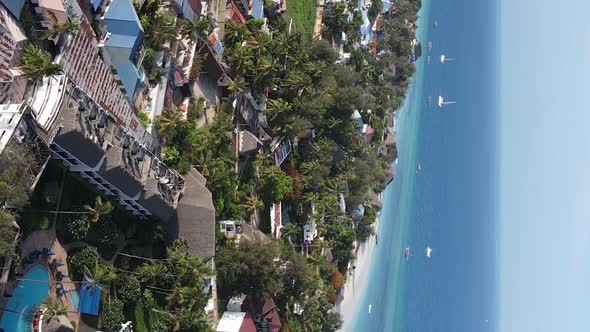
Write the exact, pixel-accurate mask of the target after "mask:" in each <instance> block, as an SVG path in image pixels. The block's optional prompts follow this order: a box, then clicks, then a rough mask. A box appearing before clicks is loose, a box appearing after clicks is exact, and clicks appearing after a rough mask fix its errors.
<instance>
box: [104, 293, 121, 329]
mask: <svg viewBox="0 0 590 332" xmlns="http://www.w3.org/2000/svg"><path fill="white" fill-rule="evenodd" d="M124 320H125V316H123V302H121V301H120V300H119V299H117V298H114V299H113V300H112V301H111V302H110V303H108V304H106V305H105V308H104V309H103V311H102V316H101V317H100V324H99V325H100V327H101V328H103V329H104V328H107V329H111V330H115V331H118V330H119V329H120V328H121V323H123V322H124Z"/></svg>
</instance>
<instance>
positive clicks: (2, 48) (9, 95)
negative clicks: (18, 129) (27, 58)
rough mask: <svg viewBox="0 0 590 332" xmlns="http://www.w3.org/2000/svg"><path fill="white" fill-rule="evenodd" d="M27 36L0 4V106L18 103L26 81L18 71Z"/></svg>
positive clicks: (14, 18) (9, 12) (21, 97)
mask: <svg viewBox="0 0 590 332" xmlns="http://www.w3.org/2000/svg"><path fill="white" fill-rule="evenodd" d="M26 43H27V36H26V35H25V32H24V30H23V29H22V28H21V27H20V25H19V23H18V21H17V19H16V17H15V16H14V15H13V14H12V13H11V11H10V10H9V9H8V8H7V7H5V6H4V5H2V4H0V104H4V103H20V102H21V101H22V99H23V96H24V94H25V89H26V86H27V79H26V78H25V77H24V76H22V73H21V72H20V71H19V70H18V68H17V67H18V66H19V65H20V57H21V54H22V50H23V47H24V46H25V44H26Z"/></svg>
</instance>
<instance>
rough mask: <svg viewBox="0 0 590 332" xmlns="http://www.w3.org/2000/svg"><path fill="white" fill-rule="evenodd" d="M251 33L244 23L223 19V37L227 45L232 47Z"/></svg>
mask: <svg viewBox="0 0 590 332" xmlns="http://www.w3.org/2000/svg"><path fill="white" fill-rule="evenodd" d="M250 35H251V32H250V30H248V28H246V27H245V26H244V25H242V24H239V23H237V22H235V21H234V20H227V21H225V38H226V39H227V41H228V42H229V45H228V46H229V47H230V48H232V47H234V46H235V44H236V43H240V42H242V41H244V40H246V39H248V38H249V37H250Z"/></svg>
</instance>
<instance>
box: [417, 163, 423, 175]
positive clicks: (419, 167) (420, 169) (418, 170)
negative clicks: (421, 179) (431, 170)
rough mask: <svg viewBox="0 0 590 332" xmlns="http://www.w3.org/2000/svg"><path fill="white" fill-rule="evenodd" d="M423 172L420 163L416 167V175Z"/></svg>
mask: <svg viewBox="0 0 590 332" xmlns="http://www.w3.org/2000/svg"><path fill="white" fill-rule="evenodd" d="M421 171H422V164H420V163H418V165H416V173H420V172H421Z"/></svg>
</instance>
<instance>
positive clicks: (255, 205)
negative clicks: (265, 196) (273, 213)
mask: <svg viewBox="0 0 590 332" xmlns="http://www.w3.org/2000/svg"><path fill="white" fill-rule="evenodd" d="M242 208H244V210H246V212H247V213H249V214H252V213H254V212H255V211H256V210H261V209H264V202H263V201H261V200H259V199H258V197H256V196H250V197H246V201H245V202H244V203H243V204H242Z"/></svg>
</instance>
